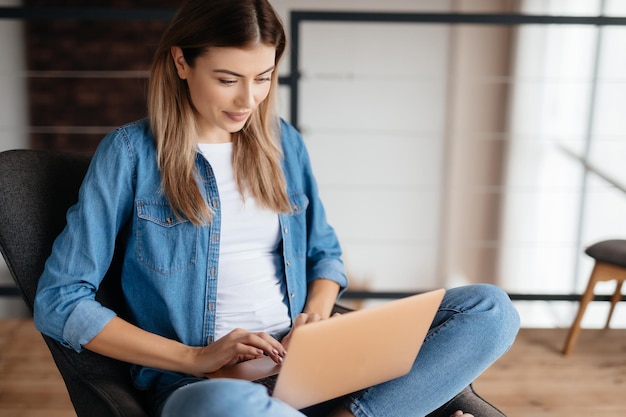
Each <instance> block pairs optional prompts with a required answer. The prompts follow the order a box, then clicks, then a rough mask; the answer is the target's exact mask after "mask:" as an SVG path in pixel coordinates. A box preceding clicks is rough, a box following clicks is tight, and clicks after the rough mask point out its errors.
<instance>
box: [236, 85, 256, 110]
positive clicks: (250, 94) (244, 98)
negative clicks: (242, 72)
mask: <svg viewBox="0 0 626 417" xmlns="http://www.w3.org/2000/svg"><path fill="white" fill-rule="evenodd" d="M240 86H241V88H240V89H239V91H238V94H237V99H236V102H235V104H236V105H237V106H239V107H241V108H243V109H253V108H254V107H255V106H256V100H255V98H254V85H252V84H251V83H241V84H240Z"/></svg>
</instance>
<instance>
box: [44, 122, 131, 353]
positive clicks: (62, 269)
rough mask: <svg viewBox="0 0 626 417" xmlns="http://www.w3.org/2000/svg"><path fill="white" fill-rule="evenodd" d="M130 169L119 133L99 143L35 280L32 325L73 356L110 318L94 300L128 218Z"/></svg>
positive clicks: (125, 143) (127, 151) (128, 149)
mask: <svg viewBox="0 0 626 417" xmlns="http://www.w3.org/2000/svg"><path fill="white" fill-rule="evenodd" d="M133 166H134V165H133V156H132V152H131V147H130V146H129V142H128V138H126V137H125V134H124V132H123V131H121V130H117V131H115V132H112V133H111V134H109V135H108V136H107V137H105V138H104V139H103V141H102V142H101V144H100V145H99V147H98V149H97V151H96V153H95V155H94V157H93V159H92V162H91V164H90V167H89V169H88V171H87V174H86V176H85V179H84V180H83V183H82V185H81V188H80V191H79V197H78V202H77V203H76V204H75V205H74V206H72V207H71V208H70V209H69V210H68V213H67V224H66V226H65V228H64V229H63V231H62V232H61V234H60V235H59V236H58V237H57V238H56V240H55V242H54V244H53V247H52V253H51V255H50V257H49V258H48V260H47V261H46V264H45V267H44V271H43V273H42V275H41V277H40V280H39V284H38V288H37V294H36V297H35V303H34V322H35V326H36V327H37V329H38V330H39V331H40V332H42V333H44V334H46V335H48V336H50V337H52V338H54V339H56V340H58V341H59V342H61V343H62V344H63V345H64V346H67V347H70V348H72V349H74V350H76V351H80V350H82V346H83V345H85V344H86V343H88V342H89V341H90V340H91V339H92V338H93V337H94V336H96V335H97V334H98V333H99V332H100V331H102V329H103V328H104V327H105V326H106V325H107V323H108V322H109V321H110V320H111V319H112V318H113V317H115V315H116V313H115V312H114V311H112V310H110V309H108V308H107V307H105V306H103V305H101V304H100V303H99V302H98V301H96V299H95V296H96V292H97V291H98V288H99V286H100V283H101V282H102V279H103V278H104V276H105V275H106V272H107V271H108V269H109V265H110V263H111V259H112V258H113V252H114V249H115V241H116V237H117V234H118V232H119V230H120V229H121V228H122V226H123V225H124V223H125V222H126V221H127V219H128V216H129V215H130V213H132V207H133V205H132V201H133V183H134V181H135V180H134V177H133Z"/></svg>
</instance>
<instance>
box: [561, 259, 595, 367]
mask: <svg viewBox="0 0 626 417" xmlns="http://www.w3.org/2000/svg"><path fill="white" fill-rule="evenodd" d="M597 269H598V267H597V265H596V266H594V268H593V272H592V273H591V277H590V278H589V282H588V283H587V289H586V290H585V292H584V293H583V295H582V297H581V298H580V306H579V307H578V313H577V314H576V318H575V319H574V323H573V324H572V326H571V327H570V329H569V333H568V335H567V339H566V341H565V347H564V348H563V354H564V355H569V354H570V352H571V351H572V349H573V348H574V344H576V340H577V339H578V334H579V333H580V323H581V322H582V320H583V316H584V315H585V310H586V309H587V304H589V302H590V301H591V300H592V299H593V296H594V293H593V290H594V288H595V286H596V279H597V278H596V271H597Z"/></svg>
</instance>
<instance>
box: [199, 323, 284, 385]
mask: <svg viewBox="0 0 626 417" xmlns="http://www.w3.org/2000/svg"><path fill="white" fill-rule="evenodd" d="M286 353H287V352H286V351H285V348H284V347H283V345H282V344H281V343H280V342H279V341H278V340H276V339H274V338H273V337H272V336H270V335H269V334H267V333H265V332H250V331H248V330H244V329H235V330H233V331H231V332H230V333H228V334H227V335H225V336H224V337H222V338H220V339H218V340H216V341H215V342H214V343H211V344H209V345H208V346H203V347H199V348H196V349H195V358H194V368H195V371H194V372H192V374H194V375H195V376H198V377H205V376H206V375H207V374H210V373H212V372H215V371H217V370H219V369H221V368H223V367H225V366H229V365H234V364H236V363H238V362H242V361H246V360H250V359H257V358H261V357H263V355H267V356H269V357H270V358H271V359H272V360H273V361H274V362H276V363H282V362H283V359H284V357H285V355H286Z"/></svg>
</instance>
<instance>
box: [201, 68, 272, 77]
mask: <svg viewBox="0 0 626 417" xmlns="http://www.w3.org/2000/svg"><path fill="white" fill-rule="evenodd" d="M274 68H276V67H274V66H272V67H270V68H268V69H266V70H265V71H263V72H262V73H260V74H257V75H255V77H258V76H259V75H265V74H267V73H268V72H270V71H273V70H274ZM213 72H216V73H222V74H228V75H232V76H233V77H240V78H243V77H244V75H242V74H238V73H236V72H234V71H230V70H227V69H216V70H213Z"/></svg>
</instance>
